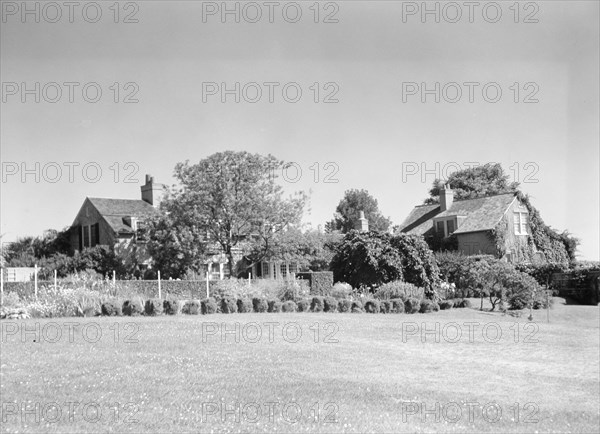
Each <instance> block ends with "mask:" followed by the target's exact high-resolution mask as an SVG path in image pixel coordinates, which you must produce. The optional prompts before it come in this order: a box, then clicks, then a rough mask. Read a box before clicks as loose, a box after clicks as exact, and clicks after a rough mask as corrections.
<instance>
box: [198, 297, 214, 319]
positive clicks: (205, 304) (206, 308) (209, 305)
mask: <svg viewBox="0 0 600 434" xmlns="http://www.w3.org/2000/svg"><path fill="white" fill-rule="evenodd" d="M200 307H201V309H202V315H210V314H213V313H217V302H216V301H215V299H214V298H212V297H208V298H205V299H204V300H201V301H200Z"/></svg>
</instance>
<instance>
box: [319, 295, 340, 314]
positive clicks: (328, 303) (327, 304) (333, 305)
mask: <svg viewBox="0 0 600 434" xmlns="http://www.w3.org/2000/svg"><path fill="white" fill-rule="evenodd" d="M323 310H324V311H325V312H337V310H338V301H337V299H335V298H333V297H325V298H324V299H323Z"/></svg>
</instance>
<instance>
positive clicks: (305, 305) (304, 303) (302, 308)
mask: <svg viewBox="0 0 600 434" xmlns="http://www.w3.org/2000/svg"><path fill="white" fill-rule="evenodd" d="M309 310H310V300H309V299H307V298H305V299H302V300H298V312H308V311H309Z"/></svg>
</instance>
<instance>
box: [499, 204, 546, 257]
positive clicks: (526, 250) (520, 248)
mask: <svg viewBox="0 0 600 434" xmlns="http://www.w3.org/2000/svg"><path fill="white" fill-rule="evenodd" d="M517 211H518V212H524V213H527V214H529V213H528V211H527V207H526V206H525V205H523V204H522V203H521V202H519V201H518V200H515V201H514V202H513V203H512V204H511V205H510V207H509V208H508V210H507V211H506V213H505V214H504V216H503V217H502V221H501V222H500V223H499V225H498V233H499V234H500V232H502V234H501V235H500V236H501V237H502V242H501V243H500V244H501V246H502V252H501V253H502V256H503V257H506V258H507V259H508V260H509V261H510V262H523V261H526V262H527V261H534V260H535V259H536V257H537V249H536V248H535V244H534V243H533V240H532V238H531V227H530V225H529V217H528V219H527V235H518V234H515V229H514V223H515V215H514V213H515V212H517Z"/></svg>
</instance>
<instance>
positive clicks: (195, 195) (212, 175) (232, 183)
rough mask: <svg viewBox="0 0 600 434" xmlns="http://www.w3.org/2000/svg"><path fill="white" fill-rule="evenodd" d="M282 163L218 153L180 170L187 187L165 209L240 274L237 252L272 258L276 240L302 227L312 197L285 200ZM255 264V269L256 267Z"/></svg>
mask: <svg viewBox="0 0 600 434" xmlns="http://www.w3.org/2000/svg"><path fill="white" fill-rule="evenodd" d="M282 167H284V163H283V162H282V161H279V160H277V159H276V158H275V157H273V156H271V155H268V156H262V155H259V154H251V153H248V152H233V151H225V152H218V153H215V154H213V155H210V156H209V157H207V158H205V159H203V160H201V161H200V162H198V163H197V164H193V165H190V164H189V162H188V161H186V162H184V163H179V164H177V165H176V167H175V177H176V178H177V180H178V181H179V183H180V185H181V187H180V188H179V189H176V190H173V191H171V195H170V198H169V199H168V200H166V201H163V204H164V209H165V211H167V212H168V213H169V214H170V215H174V218H176V219H177V221H179V222H181V225H179V226H178V227H187V228H194V229H197V230H198V232H199V234H200V233H203V234H204V240H203V241H204V244H205V245H206V244H212V245H213V246H218V247H219V250H220V251H222V252H224V254H225V256H226V257H227V260H228V266H229V269H230V274H231V275H232V276H233V275H235V274H234V272H235V270H234V259H233V249H234V248H235V247H237V246H240V247H242V248H244V249H246V250H247V251H253V252H257V251H259V252H261V254H259V255H257V256H255V258H254V260H255V261H259V260H260V259H262V258H263V257H265V256H266V255H267V254H268V253H269V249H270V246H271V241H272V240H273V238H274V236H275V235H277V234H278V233H280V232H283V231H285V230H287V228H289V227H290V226H291V227H293V226H296V225H298V224H299V223H300V220H301V217H302V212H303V209H304V205H305V202H306V196H305V195H304V193H297V194H296V195H295V196H294V197H290V198H289V199H284V198H283V189H282V187H281V186H280V185H278V184H277V183H276V178H277V175H276V172H277V171H278V170H277V169H281V168H282ZM250 265H253V264H250Z"/></svg>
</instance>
